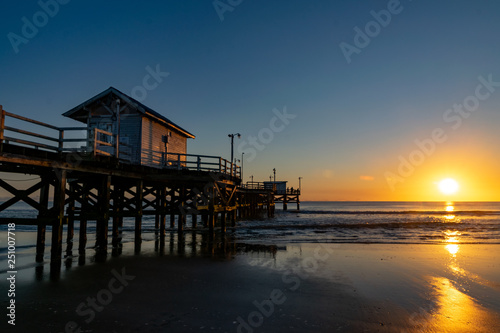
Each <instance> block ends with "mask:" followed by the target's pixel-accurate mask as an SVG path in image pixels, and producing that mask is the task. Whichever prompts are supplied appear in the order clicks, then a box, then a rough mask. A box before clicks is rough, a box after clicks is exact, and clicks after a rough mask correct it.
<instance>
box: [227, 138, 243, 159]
mask: <svg viewBox="0 0 500 333" xmlns="http://www.w3.org/2000/svg"><path fill="white" fill-rule="evenodd" d="M227 136H228V137H230V138H231V163H233V158H234V137H235V136H237V137H238V139H239V138H241V134H240V133H235V134H228V135H227Z"/></svg>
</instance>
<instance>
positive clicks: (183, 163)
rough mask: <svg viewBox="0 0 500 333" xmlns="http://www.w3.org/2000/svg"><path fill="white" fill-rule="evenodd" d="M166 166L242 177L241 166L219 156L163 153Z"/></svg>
mask: <svg viewBox="0 0 500 333" xmlns="http://www.w3.org/2000/svg"><path fill="white" fill-rule="evenodd" d="M162 156H163V165H164V167H165V168H176V169H178V170H182V169H186V170H196V171H209V172H217V173H224V174H227V175H230V176H233V177H237V178H241V167H240V166H238V165H236V164H235V163H231V162H229V161H228V160H226V159H224V158H222V157H219V156H209V155H192V154H177V153H163V154H162Z"/></svg>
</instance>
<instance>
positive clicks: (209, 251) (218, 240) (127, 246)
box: [36, 230, 286, 280]
mask: <svg viewBox="0 0 500 333" xmlns="http://www.w3.org/2000/svg"><path fill="white" fill-rule="evenodd" d="M279 250H286V247H284V246H282V247H278V246H276V245H262V244H248V243H238V242H236V241H235V240H234V239H233V237H231V235H230V234H223V233H210V232H208V231H201V230H191V231H186V232H184V233H179V232H177V231H167V232H166V234H165V236H164V237H160V236H159V234H158V233H156V237H155V239H154V240H151V241H146V242H141V243H136V242H131V243H123V244H120V246H116V247H113V248H112V249H110V251H108V250H107V249H100V250H98V251H89V252H85V251H83V252H81V251H79V254H78V255H76V256H73V251H72V250H71V249H70V246H69V245H67V248H66V256H65V257H64V260H63V266H64V268H65V269H66V270H70V269H71V268H72V267H74V266H76V265H78V266H84V265H86V264H88V263H93V262H97V263H100V262H106V261H107V260H109V259H110V256H111V257H112V258H118V257H120V256H123V255H125V256H129V255H130V256H136V255H141V254H144V255H147V256H150V255H151V254H152V253H154V254H155V255H156V256H159V257H162V256H171V257H179V258H207V259H217V260H231V259H233V258H234V256H235V255H237V254H238V253H247V254H248V253H251V254H257V255H258V256H263V257H265V258H275V256H276V254H277V252H278V251H279ZM44 269H45V267H44V265H43V264H39V265H38V266H36V277H37V280H43V279H44ZM60 274H61V266H60V265H59V264H58V263H54V262H51V264H50V278H51V279H52V280H58V279H59V277H60Z"/></svg>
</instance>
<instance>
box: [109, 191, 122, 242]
mask: <svg viewBox="0 0 500 333" xmlns="http://www.w3.org/2000/svg"><path fill="white" fill-rule="evenodd" d="M123 195H124V191H123V189H122V187H121V185H120V184H118V183H117V182H116V183H115V184H113V195H112V197H113V227H112V231H111V235H112V237H111V245H112V246H113V247H114V248H115V247H117V246H118V245H119V244H120V241H121V239H120V228H121V225H120V224H121V223H123V217H121V216H120V214H121V212H122V211H123V204H122V202H123Z"/></svg>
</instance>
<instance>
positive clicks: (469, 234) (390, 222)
mask: <svg viewBox="0 0 500 333" xmlns="http://www.w3.org/2000/svg"><path fill="white" fill-rule="evenodd" d="M276 207H277V209H276V216H275V217H274V218H263V219H255V220H245V221H238V222H237V226H236V228H228V234H229V235H231V237H232V238H233V239H234V241H235V242H251V243H264V244H272V243H280V244H286V243H305V242H307V243H382V244H384V243H400V244H406V243H408V244H440V243H450V242H453V243H468V244H499V243H500V202H373V201H370V202H302V203H301V209H300V211H297V210H296V209H295V205H289V210H288V211H282V210H281V204H279V203H278V204H277V206H276ZM34 216H36V212H35V211H33V210H31V209H29V207H26V206H17V207H16V208H15V209H9V210H5V211H3V212H1V213H0V217H34ZM190 224H191V221H190V217H188V219H187V226H186V229H187V230H189V228H190ZM6 229H7V226H0V253H4V252H6V251H7V242H6V240H7V238H6ZM47 230H48V234H47V243H50V234H49V232H50V227H48V228H47ZM133 231H134V221H133V219H129V220H125V221H124V227H123V230H122V233H123V235H122V236H123V242H133V241H134V232H133ZM16 232H17V233H18V235H19V237H18V246H17V247H18V248H34V247H35V245H36V238H35V237H34V236H33V237H31V236H29V235H34V233H35V232H36V227H35V226H16ZM23 234H26V235H25V236H23ZM94 234H95V223H93V222H89V225H88V237H89V242H88V244H91V243H92V241H93V239H94V238H93V236H94ZM77 235H78V222H77V223H76V225H75V238H76V239H77V238H78V236H77ZM143 239H144V240H154V239H155V229H154V217H152V216H145V217H144V218H143ZM19 242H21V243H19Z"/></svg>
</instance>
